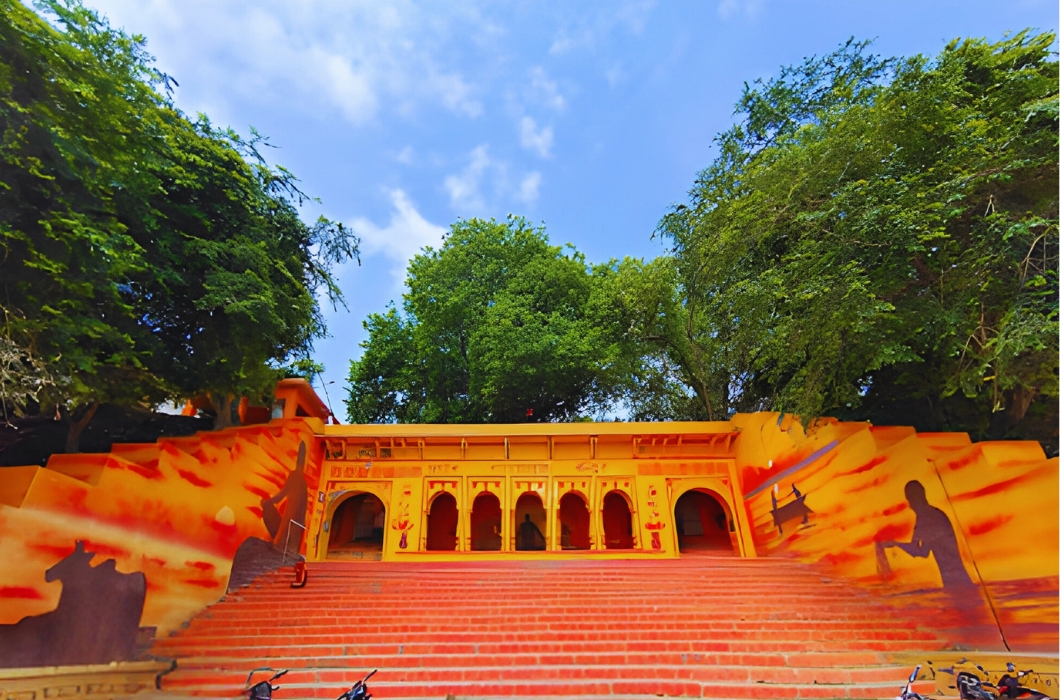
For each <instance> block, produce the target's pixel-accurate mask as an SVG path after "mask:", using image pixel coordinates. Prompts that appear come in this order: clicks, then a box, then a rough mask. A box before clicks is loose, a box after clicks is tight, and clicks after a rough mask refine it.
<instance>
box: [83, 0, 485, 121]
mask: <svg viewBox="0 0 1060 700" xmlns="http://www.w3.org/2000/svg"><path fill="white" fill-rule="evenodd" d="M91 4H92V5H93V7H96V8H98V9H99V10H100V11H101V12H102V13H104V14H105V15H107V16H108V17H110V19H111V22H112V23H113V24H114V25H115V26H120V27H124V28H125V29H126V30H127V31H128V32H130V33H139V34H144V35H145V36H147V37H148V47H147V48H148V50H149V51H150V52H151V53H152V54H154V55H155V56H157V57H158V64H157V65H158V67H159V68H160V69H161V70H163V71H165V72H167V73H170V74H172V75H173V76H174V77H175V78H176V79H177V80H178V81H180V84H181V88H180V90H179V95H180V98H181V104H182V105H184V106H185V107H186V108H187V109H189V110H190V111H196V110H201V109H204V108H206V107H208V108H209V109H210V114H211V115H212V116H213V117H214V118H215V120H217V119H219V118H220V119H223V118H224V116H226V115H227V114H228V113H229V112H231V111H232V109H231V108H230V105H232V104H234V103H242V102H247V101H250V102H256V103H258V104H264V105H266V106H273V105H276V104H291V105H295V106H298V107H300V108H301V109H302V110H303V111H304V112H307V113H313V114H316V113H320V112H322V111H323V112H325V113H326V112H327V111H333V112H335V113H337V114H339V115H341V117H342V118H343V119H345V120H346V121H347V122H349V123H351V124H355V125H356V124H363V123H366V122H369V121H372V120H374V119H376V118H378V117H379V115H380V114H381V113H383V112H384V111H385V110H387V109H389V108H393V109H394V110H396V111H398V112H399V113H404V114H411V113H414V112H416V111H417V110H420V109H423V108H424V107H430V106H434V105H437V106H439V107H441V108H443V109H446V110H449V111H451V112H453V113H455V114H459V115H462V116H468V117H476V116H478V115H480V114H481V113H482V110H483V108H482V103H481V102H480V101H479V99H478V98H477V97H476V94H477V92H478V88H477V87H476V85H475V84H474V83H473V81H471V80H469V79H468V78H467V77H466V76H465V75H463V74H462V73H461V72H460V71H459V70H457V69H456V68H455V67H454V65H451V64H455V62H456V60H457V58H458V55H459V53H458V52H456V51H454V50H453V46H454V45H455V42H456V41H457V40H458V39H459V37H461V36H464V35H466V34H469V33H470V34H474V33H475V32H476V31H477V30H478V29H479V28H480V25H481V28H482V30H483V32H484V33H485V36H486V37H487V41H486V43H483V44H481V45H477V49H479V50H480V51H482V52H484V53H487V54H489V53H491V52H492V51H493V50H494V48H493V47H492V45H490V44H489V43H488V39H489V37H491V36H495V35H497V31H496V28H495V27H493V26H492V25H491V24H489V22H487V21H486V20H485V19H483V18H482V17H481V16H480V15H479V14H477V13H476V12H471V11H466V10H463V9H460V8H449V7H447V6H442V5H439V6H437V8H436V7H435V6H430V7H429V8H425V7H423V6H419V5H414V4H413V3H411V2H409V0H393V1H392V2H387V3H379V2H345V1H343V2H308V1H306V0H256V1H255V2H245V3H237V2H231V1H229V2H217V1H216V0H136V1H135V2H133V1H132V0H92V2H91Z"/></svg>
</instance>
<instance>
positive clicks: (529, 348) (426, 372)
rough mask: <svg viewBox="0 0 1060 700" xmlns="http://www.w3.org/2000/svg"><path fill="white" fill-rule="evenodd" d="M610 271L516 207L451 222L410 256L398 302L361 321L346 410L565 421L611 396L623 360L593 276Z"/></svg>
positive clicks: (431, 419)
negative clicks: (500, 214) (554, 240)
mask: <svg viewBox="0 0 1060 700" xmlns="http://www.w3.org/2000/svg"><path fill="white" fill-rule="evenodd" d="M613 273H614V269H613V267H612V266H611V265H604V266H598V267H597V268H590V266H588V265H587V264H586V262H585V260H584V258H583V257H582V256H581V255H580V254H578V253H577V252H571V253H569V254H564V251H563V249H562V248H561V247H558V246H552V245H550V244H549V242H548V238H547V237H546V235H545V233H544V231H543V230H542V229H540V228H535V227H533V226H532V225H530V224H529V223H528V222H527V221H526V220H524V219H521V218H518V217H510V218H509V219H508V220H507V221H506V222H497V221H492V220H491V221H483V220H479V219H472V220H470V221H460V222H458V223H456V224H454V225H453V227H452V230H451V231H450V233H449V234H448V235H447V237H446V239H445V242H444V244H443V245H442V247H441V248H440V249H439V250H432V249H429V248H428V249H426V250H425V251H424V252H423V253H422V254H420V255H418V256H416V257H415V258H414V259H413V260H412V262H411V263H410V265H409V269H408V290H409V291H408V293H407V294H405V297H404V308H403V311H404V312H403V313H400V312H399V311H398V310H396V309H394V308H390V309H389V310H388V311H387V312H386V313H382V314H372V315H371V316H369V317H368V320H367V321H365V328H366V330H368V333H369V338H368V340H367V341H365V342H364V343H363V344H362V347H363V348H364V353H363V355H362V357H361V359H360V360H355V361H353V362H352V363H351V365H350V375H349V385H350V393H349V400H348V403H347V405H348V414H349V419H350V420H351V421H353V422H362V423H368V422H389V421H399V422H409V423H415V422H424V423H447V422H448V423H484V422H485V423H506V422H522V421H525V420H527V411H528V410H532V412H533V414H532V420H536V421H549V420H571V419H575V418H577V417H579V416H581V415H583V414H584V413H586V412H590V411H594V410H601V409H604V408H606V407H608V406H610V405H612V403H613V402H614V401H615V400H616V398H617V397H618V396H619V395H620V393H621V378H622V376H623V373H624V372H625V367H626V366H627V365H628V362H629V359H628V358H629V355H628V349H627V346H626V345H625V344H624V342H623V340H622V338H621V335H620V334H618V333H616V332H615V328H614V325H613V323H610V322H609V321H608V309H607V308H606V307H607V303H606V302H607V298H608V294H607V293H606V290H605V289H604V287H603V285H602V284H600V283H599V281H600V279H601V278H604V277H609V276H611V275H612V274H613Z"/></svg>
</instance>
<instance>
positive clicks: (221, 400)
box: [210, 394, 239, 430]
mask: <svg viewBox="0 0 1060 700" xmlns="http://www.w3.org/2000/svg"><path fill="white" fill-rule="evenodd" d="M210 403H212V404H213V407H214V410H215V411H216V412H217V417H216V418H214V422H213V429H214V430H224V429H225V428H231V427H232V426H233V425H238V424H239V419H238V418H233V417H232V409H233V408H234V407H235V403H236V397H235V396H233V395H232V394H210Z"/></svg>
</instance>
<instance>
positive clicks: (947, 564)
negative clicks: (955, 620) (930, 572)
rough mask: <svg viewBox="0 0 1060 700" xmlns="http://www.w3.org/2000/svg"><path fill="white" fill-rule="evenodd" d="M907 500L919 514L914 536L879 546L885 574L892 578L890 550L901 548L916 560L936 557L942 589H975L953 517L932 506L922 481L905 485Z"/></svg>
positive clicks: (879, 543) (879, 544) (878, 552)
mask: <svg viewBox="0 0 1060 700" xmlns="http://www.w3.org/2000/svg"><path fill="white" fill-rule="evenodd" d="M905 499H906V501H908V502H909V507H910V509H912V511H913V513H914V514H915V515H916V524H915V525H914V526H913V537H912V539H911V540H910V541H909V542H896V541H894V540H888V541H885V542H877V543H876V555H877V561H878V562H879V563H880V569H881V573H882V574H884V575H888V574H889V573H890V566H889V565H888V564H887V556H886V550H887V549H890V548H897V549H900V550H902V551H903V552H905V553H906V554H908V555H910V556H912V557H925V558H926V557H927V556H928V555H932V554H933V555H934V556H935V564H937V565H938V568H939V574H940V575H941V576H942V587H943V588H945V589H946V590H947V591H960V590H967V589H969V588H975V584H974V583H973V582H972V579H971V577H970V576H969V575H968V570H967V569H965V568H964V560H963V559H961V551H960V548H959V547H958V546H957V534H956V532H954V529H953V524H952V523H950V519H949V516H947V515H946V513H945V512H943V511H942V510H941V509H940V508H936V507H935V506H933V505H931V504H930V503H928V500H927V491H926V490H925V489H924V485H923V484H921V483H920V482H919V481H916V480H913V481H910V482H909V483H907V484H906V485H905Z"/></svg>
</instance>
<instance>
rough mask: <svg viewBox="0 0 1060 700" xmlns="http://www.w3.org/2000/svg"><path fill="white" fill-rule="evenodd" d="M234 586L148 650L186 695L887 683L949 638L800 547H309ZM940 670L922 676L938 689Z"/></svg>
mask: <svg viewBox="0 0 1060 700" xmlns="http://www.w3.org/2000/svg"><path fill="white" fill-rule="evenodd" d="M291 580H292V575H291V572H290V569H285V570H282V571H280V572H277V573H273V574H268V575H266V576H264V577H262V578H259V579H258V580H257V581H255V582H254V583H253V584H251V585H250V586H248V587H246V588H244V589H241V590H239V591H236V592H233V593H229V594H228V596H227V597H226V598H225V599H224V600H223V601H222V602H220V603H218V604H216V605H214V606H212V607H211V608H209V609H208V610H206V611H204V612H203V613H202V614H200V615H199V616H198V617H196V618H195V619H194V620H193V621H192V622H191V623H190V624H189V626H188V627H187V628H186V629H184V630H182V631H181V632H179V633H177V634H175V635H174V636H172V637H169V638H167V639H162V640H159V641H158V642H157V643H156V644H155V646H154V650H153V653H154V654H156V655H159V656H166V657H173V658H176V659H177V669H176V670H175V671H173V672H172V673H170V674H169V675H167V676H165V677H164V679H163V686H162V688H163V690H164V691H166V692H167V693H172V694H174V695H184V694H191V695H203V696H213V697H232V696H235V695H238V694H239V692H240V690H241V689H242V687H243V682H244V680H245V678H246V674H247V672H248V671H249V670H250V669H252V668H255V667H258V666H273V667H277V668H289V669H290V673H288V675H287V676H285V677H284V678H283V679H281V683H280V684H281V689H280V690H279V691H277V693H276V697H277V698H278V700H283V699H286V698H311V697H316V698H335V697H337V696H338V695H339V694H340V693H341V692H342V691H343V690H345V689H346V688H349V686H350V685H351V684H352V683H353V682H354V681H355V680H357V679H358V678H360V677H362V676H363V675H364V674H365V673H366V672H367V671H370V670H372V669H376V668H377V669H379V672H378V673H377V674H376V675H375V677H374V678H372V680H371V681H370V682H369V686H370V688H371V691H372V693H373V694H374V695H375V696H376V697H377V698H436V699H438V700H442V699H443V698H446V697H447V696H454V697H456V698H459V699H461V700H463V699H465V698H483V697H527V696H548V697H557V696H558V697H564V696H579V697H583V698H584V697H587V696H589V697H592V696H608V697H627V698H636V697H645V698H647V697H657V696H669V697H673V696H676V697H707V698H777V699H783V698H893V697H894V696H895V695H896V694H898V690H899V688H900V686H901V684H902V682H903V680H904V678H905V677H907V676H908V674H909V670H910V669H909V667H908V666H906V665H901V664H899V663H897V662H896V659H895V655H896V654H898V653H900V652H909V651H915V650H925V651H926V650H937V649H940V648H941V647H942V644H943V642H942V640H940V639H938V638H937V637H936V636H935V635H934V634H932V633H931V632H929V631H925V630H924V629H923V628H922V627H921V626H920V622H922V621H915V620H910V619H908V618H907V617H904V616H903V615H902V614H901V613H899V612H897V611H895V610H893V609H891V608H888V607H887V606H886V605H884V604H882V603H880V602H879V601H878V600H876V599H874V598H873V597H872V596H871V594H869V593H868V592H865V591H861V590H859V589H856V588H852V587H850V586H847V585H844V584H843V582H841V581H838V580H829V579H828V578H827V577H826V576H824V575H822V574H821V573H820V572H818V571H817V570H815V569H813V568H811V567H808V566H805V565H802V564H798V563H795V562H792V561H788V560H784V559H778V558H768V559H738V558H735V557H731V556H729V557H722V556H717V557H715V556H702V555H700V556H694V557H686V558H682V559H676V560H668V561H588V560H585V559H582V560H569V561H521V562H497V561H493V562H461V563H447V564H440V563H434V564H430V563H384V562H364V563H361V562H357V563H354V562H349V563H346V562H342V563H323V564H311V565H310V568H309V583H308V585H307V586H306V587H305V588H303V589H292V588H290V581H291ZM933 687H934V686H933V684H931V683H928V684H924V683H920V684H918V688H919V689H920V690H921V691H922V692H924V691H928V692H930V691H931V689H932V688H933Z"/></svg>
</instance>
